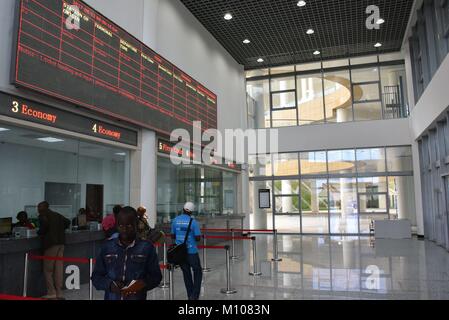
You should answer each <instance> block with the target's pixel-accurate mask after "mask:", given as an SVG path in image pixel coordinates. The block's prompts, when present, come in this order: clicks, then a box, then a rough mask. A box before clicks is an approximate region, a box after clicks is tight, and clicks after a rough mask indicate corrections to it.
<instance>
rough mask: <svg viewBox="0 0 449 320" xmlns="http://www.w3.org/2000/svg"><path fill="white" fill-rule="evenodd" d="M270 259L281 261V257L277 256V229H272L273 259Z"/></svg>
mask: <svg viewBox="0 0 449 320" xmlns="http://www.w3.org/2000/svg"><path fill="white" fill-rule="evenodd" d="M271 261H275V262H279V261H282V259H281V258H279V252H278V231H277V230H274V232H273V259H271Z"/></svg>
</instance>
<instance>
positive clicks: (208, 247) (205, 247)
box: [198, 246, 226, 250]
mask: <svg viewBox="0 0 449 320" xmlns="http://www.w3.org/2000/svg"><path fill="white" fill-rule="evenodd" d="M198 249H222V250H223V249H226V247H225V246H198Z"/></svg>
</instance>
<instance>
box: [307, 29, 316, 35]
mask: <svg viewBox="0 0 449 320" xmlns="http://www.w3.org/2000/svg"><path fill="white" fill-rule="evenodd" d="M306 33H307V34H314V33H315V30H313V29H309V30H307V32H306Z"/></svg>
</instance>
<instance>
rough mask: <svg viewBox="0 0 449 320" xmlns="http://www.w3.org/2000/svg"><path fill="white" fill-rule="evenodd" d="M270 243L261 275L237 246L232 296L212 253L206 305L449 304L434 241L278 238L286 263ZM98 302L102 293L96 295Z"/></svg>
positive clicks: (261, 258) (218, 255) (159, 296)
mask: <svg viewBox="0 0 449 320" xmlns="http://www.w3.org/2000/svg"><path fill="white" fill-rule="evenodd" d="M272 241H273V237H271V236H266V235H258V236H257V242H256V243H257V250H256V251H257V260H256V261H257V268H258V270H259V271H261V272H262V275H261V276H259V277H253V276H250V275H249V272H251V271H252V270H253V267H254V265H253V262H252V251H251V245H250V243H249V242H247V241H245V242H243V243H242V242H240V243H238V245H237V246H236V249H235V251H236V253H237V254H238V255H239V256H240V259H239V260H236V261H233V262H232V263H231V270H232V277H231V279H232V287H233V288H235V289H236V290H237V293H235V294H233V295H224V294H222V293H221V292H220V290H221V289H222V288H225V287H226V269H225V265H226V258H225V255H224V251H223V250H208V252H207V257H208V258H207V260H208V261H207V262H208V267H211V268H212V271H211V272H210V273H204V282H203V289H202V294H201V299H203V300H248V299H249V300H251V299H257V300H275V299H281V300H288V299H291V300H302V299H305V300H316V299H324V300H329V299H332V300H334V299H339V300H341V299H342V300H348V299H349V300H362V299H380V300H391V299H393V300H406V299H444V300H446V299H449V253H448V252H447V251H446V250H445V249H443V248H441V247H439V246H437V245H436V244H434V243H433V242H428V241H421V240H417V239H412V240H376V241H374V242H373V241H372V240H370V238H368V237H360V238H359V237H324V236H323V237H320V236H287V235H286V236H279V238H278V248H279V257H280V258H282V261H281V262H277V263H274V262H272V261H271V258H272V257H273V242H272ZM174 288H175V289H174V292H175V295H174V297H175V299H176V300H185V299H186V298H187V296H186V293H185V288H184V284H183V280H182V273H181V271H180V270H176V271H175V274H174ZM94 297H95V299H102V297H103V293H102V292H97V291H94ZM66 298H67V299H81V300H83V299H87V298H88V288H87V287H86V286H82V288H81V290H77V291H67V293H66ZM168 298H169V292H168V289H159V288H158V289H155V290H153V291H152V292H150V293H148V299H149V300H164V299H168Z"/></svg>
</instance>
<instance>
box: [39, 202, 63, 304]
mask: <svg viewBox="0 0 449 320" xmlns="http://www.w3.org/2000/svg"><path fill="white" fill-rule="evenodd" d="M37 211H38V212H39V231H38V232H37V234H38V235H39V236H40V237H41V240H42V249H43V250H44V253H43V254H44V256H46V257H63V256H64V244H65V229H67V228H69V227H70V220H69V219H67V218H65V217H64V216H62V215H61V214H59V213H57V212H54V211H51V210H50V204H49V203H48V202H46V201H44V202H41V203H39V204H38V206H37ZM63 267H64V265H63V262H62V261H51V260H44V275H45V282H46V285H47V295H46V296H44V297H43V298H45V299H60V300H62V299H64V295H63V293H62V285H63V276H64V274H63Z"/></svg>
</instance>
